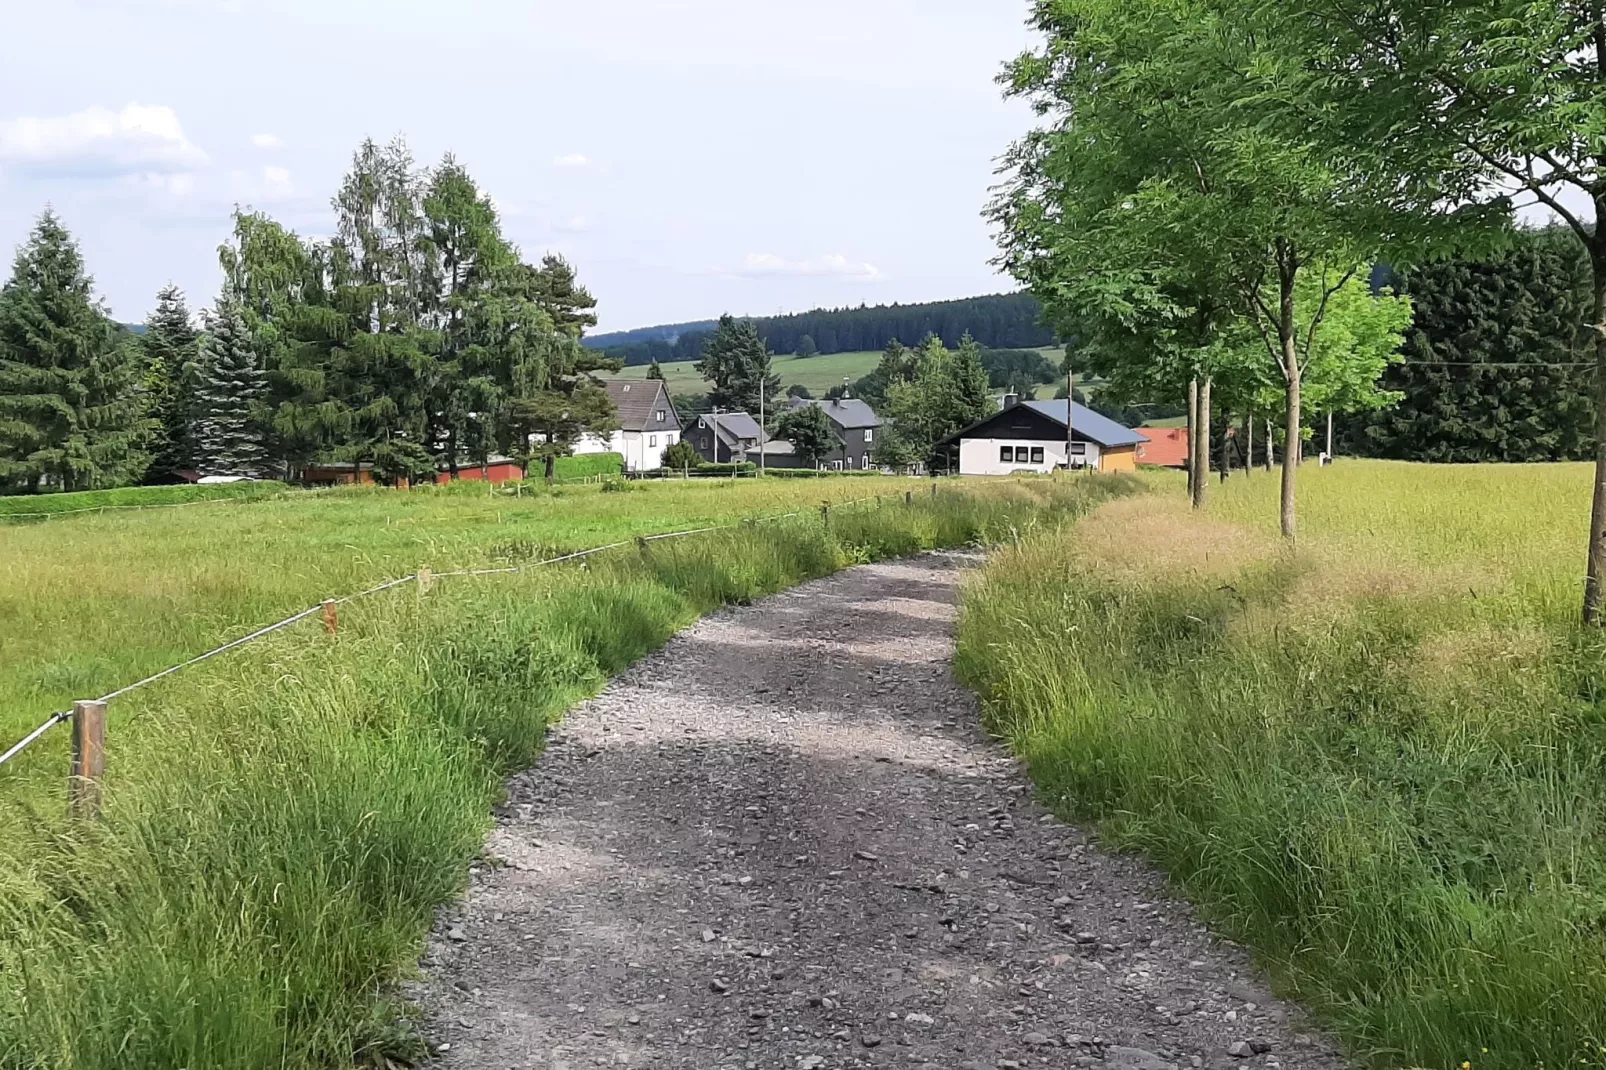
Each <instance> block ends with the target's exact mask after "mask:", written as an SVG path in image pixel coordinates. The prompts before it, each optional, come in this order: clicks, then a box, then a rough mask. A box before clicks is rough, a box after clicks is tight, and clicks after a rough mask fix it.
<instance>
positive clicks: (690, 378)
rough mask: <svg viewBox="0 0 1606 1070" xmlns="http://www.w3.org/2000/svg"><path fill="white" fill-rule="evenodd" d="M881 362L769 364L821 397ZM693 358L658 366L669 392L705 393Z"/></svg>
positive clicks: (1045, 391)
mask: <svg viewBox="0 0 1606 1070" xmlns="http://www.w3.org/2000/svg"><path fill="white" fill-rule="evenodd" d="M1043 353H1044V354H1045V355H1047V356H1048V358H1049V359H1050V360H1053V361H1058V360H1061V359H1063V358H1062V356H1061V352H1060V350H1058V349H1045V350H1043ZM880 362H881V353H880V351H879V350H878V351H875V352H863V353H831V354H829V355H822V356H817V357H796V356H776V357H773V358H771V361H770V365H771V367H772V368H773V370H774V371H775V373H776V374H777V375H779V376H780V377H781V388H782V389H783V390H784V389H785V388H786V387H789V386H791V385H793V384H794V383H797V384H801V385H802V386H806V387H808V389H809V393H811V394H812V395H813V396H815V397H817V398H818V397H824V396H825V392H826V391H827V390H830V389H831V388H832V387H833V386H841V385H842V380H843V379H844V378H847V379H853V380H856V379H860V378H862V377H864V376H866V375H868V374H870V372H872V371H873V370H875V366H876V365H877V364H879V363H880ZM694 363H695V362H694V361H677V362H675V363H673V364H664V365H661V367H662V368H663V372H664V381H665V382H666V383H668V384H669V392H670V393H671V394H706V393H707V392H708V387H709V383H708V380H706V379H704V378H703V377H702V376H700V375H698V374H697V371H696V369H695V368H694V367H693V364H694ZM647 369H648V366H647V365H643V366H640V367H634V368H626V369H624V370H623V371H621V372H619V373H618V377H619V378H621V379H645V378H647ZM1054 390H1055V387H1054V386H1052V385H1051V386H1044V387H1039V388H1038V391H1037V396H1038V397H1039V398H1045V399H1046V398H1052V397H1053V396H1054Z"/></svg>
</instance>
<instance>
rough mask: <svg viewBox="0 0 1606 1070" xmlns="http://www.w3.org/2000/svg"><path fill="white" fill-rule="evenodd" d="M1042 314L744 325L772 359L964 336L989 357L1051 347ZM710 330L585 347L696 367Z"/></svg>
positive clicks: (916, 309)
mask: <svg viewBox="0 0 1606 1070" xmlns="http://www.w3.org/2000/svg"><path fill="white" fill-rule="evenodd" d="M1041 316H1042V306H1041V305H1039V304H1038V302H1037V299H1036V298H1035V297H1032V296H1031V295H1030V294H1024V293H1016V294H993V295H990V296H986V297H967V298H964V299H962V300H958V301H931V302H927V303H924V304H916V305H896V304H894V305H875V306H860V307H859V308H838V309H816V310H814V311H812V312H797V313H793V314H791V315H786V316H768V317H762V318H757V319H754V320H752V322H753V324H754V325H755V326H756V327H757V328H758V333H759V336H760V337H761V338H763V339H764V341H765V342H766V343H767V344H768V345H769V347H770V351H771V352H773V353H795V354H797V355H798V356H803V357H807V356H813V355H814V354H816V353H858V352H866V351H872V350H880V349H885V348H886V347H887V345H888V343H890V342H893V341H903V342H908V343H911V344H913V343H915V342H918V341H919V340H920V339H922V338H925V337H927V336H928V335H936V336H937V337H939V338H941V339H942V340H943V343H944V344H945V345H947V346H948V347H949V348H953V347H956V346H958V345H959V342H960V339H961V338H963V337H964V336H965V334H966V333H969V334H970V336H971V337H972V338H974V339H975V340H976V341H977V342H980V343H981V344H982V345H984V346H987V347H989V348H993V349H1032V348H1036V347H1039V346H1051V345H1054V344H1055V343H1056V338H1055V335H1054V332H1053V330H1051V329H1050V328H1048V327H1045V326H1043V325H1042V323H1041V322H1040V319H1041ZM713 329H714V324H712V323H710V322H696V323H685V324H678V325H674V326H665V327H644V328H640V329H638V330H634V331H626V332H621V333H618V334H601V335H597V336H596V337H594V338H590V339H587V341H586V344H587V345H589V346H591V347H593V348H597V349H602V350H604V351H605V352H606V353H607V354H608V356H610V357H612V358H614V359H616V360H622V361H623V362H624V363H625V365H626V366H627V367H633V366H636V365H642V364H651V363H652V362H653V361H655V360H656V361H658V362H659V363H660V364H671V363H674V362H676V361H682V360H699V359H701V358H702V355H703V348H704V346H706V345H707V344H708V339H709V338H710V337H711V336H712V334H713Z"/></svg>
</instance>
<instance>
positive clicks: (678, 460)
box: [664, 439, 703, 471]
mask: <svg viewBox="0 0 1606 1070" xmlns="http://www.w3.org/2000/svg"><path fill="white" fill-rule="evenodd" d="M702 463H703V455H702V454H700V453H698V452H697V447H696V446H693V445H692V444H691V443H690V442H687V441H686V440H685V439H680V440H679V441H677V442H675V443H673V444H671V445H670V447H669V448H668V449H666V450H664V467H665V468H669V469H672V470H678V471H688V470H690V469H693V468H696V467H697V466H698V465H699V464H702Z"/></svg>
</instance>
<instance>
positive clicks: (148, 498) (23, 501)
mask: <svg viewBox="0 0 1606 1070" xmlns="http://www.w3.org/2000/svg"><path fill="white" fill-rule="evenodd" d="M288 490H289V488H288V487H286V486H285V485H284V484H283V483H273V482H253V483H217V484H208V485H206V486H200V485H199V484H189V483H186V484H180V485H177V486H171V487H119V488H118V489H116V490H83V491H76V492H74V493H71V494H18V495H8V496H5V497H0V520H4V519H5V518H6V517H8V516H10V517H19V518H22V517H29V516H33V515H36V514H40V513H77V512H83V511H85V510H90V509H128V508H131V507H135V506H139V507H144V506H155V505H164V506H166V505H188V504H191V503H194V502H214V501H235V500H242V499H255V498H270V497H273V496H275V495H278V494H282V493H285V492H286V491H288Z"/></svg>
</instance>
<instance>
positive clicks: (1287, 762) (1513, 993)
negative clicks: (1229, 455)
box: [959, 461, 1606, 1070]
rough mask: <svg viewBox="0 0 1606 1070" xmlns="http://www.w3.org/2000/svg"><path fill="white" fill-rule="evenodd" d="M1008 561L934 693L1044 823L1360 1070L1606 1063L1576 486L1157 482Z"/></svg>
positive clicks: (1603, 931) (976, 590) (1596, 715)
mask: <svg viewBox="0 0 1606 1070" xmlns="http://www.w3.org/2000/svg"><path fill="white" fill-rule="evenodd" d="M1145 478H1147V479H1149V480H1150V482H1151V485H1152V486H1153V488H1154V489H1155V490H1156V493H1154V494H1152V495H1147V496H1137V497H1132V498H1127V499H1123V500H1121V501H1116V502H1111V503H1108V504H1106V505H1104V506H1102V507H1101V508H1100V509H1099V510H1098V511H1096V512H1095V513H1094V514H1092V515H1091V516H1090V517H1088V518H1087V519H1086V520H1084V521H1083V522H1082V523H1080V524H1078V525H1077V526H1076V527H1075V528H1074V529H1071V530H1060V531H1052V532H1049V531H1045V532H1042V533H1040V534H1038V535H1035V536H1033V537H1031V538H1029V539H1027V540H1025V541H1024V542H1023V543H1021V544H1020V545H1018V546H1014V547H1010V548H1007V549H1005V550H1003V551H1001V552H1000V553H999V555H998V556H997V557H996V558H995V559H994V560H993V561H992V562H990V564H989V566H988V568H987V570H986V572H985V575H984V577H983V578H982V579H980V580H979V581H977V582H976V583H975V584H973V585H972V587H971V588H970V589H969V591H968V594H967V599H966V603H965V609H964V614H963V619H962V624H961V641H960V655H959V658H960V672H961V674H962V675H963V676H964V677H965V678H966V679H967V680H968V681H969V682H971V683H972V684H973V685H974V686H976V687H977V688H978V690H980V691H981V693H982V694H983V697H984V700H985V702H986V708H987V716H988V718H989V720H990V722H991V724H992V725H993V726H994V728H995V729H996V730H997V731H998V732H999V733H1000V734H1001V735H1003V736H1005V737H1006V738H1007V739H1008V740H1009V741H1010V742H1011V744H1012V745H1013V746H1014V747H1015V748H1016V749H1017V750H1018V751H1019V752H1020V753H1021V754H1022V755H1023V756H1024V757H1025V758H1026V760H1027V761H1028V762H1029V764H1030V767H1031V770H1032V775H1033V777H1034V779H1035V780H1036V782H1037V783H1038V785H1039V786H1040V789H1041V791H1042V793H1043V795H1044V797H1045V798H1046V799H1047V800H1048V801H1049V803H1050V804H1051V805H1054V806H1056V807H1057V808H1058V809H1060V810H1061V811H1062V812H1063V813H1066V814H1067V815H1074V816H1076V817H1078V818H1081V819H1090V820H1093V821H1096V822H1098V823H1099V825H1100V827H1101V828H1102V830H1103V833H1104V835H1105V836H1106V838H1107V840H1108V841H1109V842H1111V843H1113V844H1115V845H1118V846H1120V847H1124V848H1130V849H1135V850H1140V851H1143V852H1145V853H1147V854H1148V855H1149V856H1151V857H1152V858H1154V859H1155V860H1156V861H1158V862H1159V863H1160V864H1161V865H1162V866H1164V867H1165V868H1166V869H1167V870H1168V871H1169V872H1170V873H1171V874H1172V876H1173V878H1174V879H1175V880H1176V881H1177V882H1178V883H1179V884H1180V886H1181V887H1182V888H1184V889H1185V890H1186V891H1187V892H1188V893H1189V894H1190V895H1191V896H1192V898H1193V899H1194V900H1195V901H1196V902H1198V903H1199V904H1200V905H1201V906H1202V908H1203V910H1204V912H1205V914H1206V915H1207V916H1208V917H1209V918H1211V919H1212V920H1213V921H1214V922H1215V923H1216V924H1218V925H1219V926H1221V927H1222V928H1224V929H1225V930H1226V931H1227V932H1229V933H1231V934H1232V935H1234V936H1236V937H1238V938H1240V939H1242V940H1243V941H1244V942H1246V943H1247V944H1249V945H1250V946H1252V947H1254V948H1255V949H1256V950H1257V951H1258V953H1259V954H1260V955H1261V956H1262V958H1263V959H1264V961H1265V962H1267V963H1268V964H1269V965H1270V966H1271V967H1272V969H1273V971H1274V974H1275V976H1276V977H1277V978H1278V979H1279V983H1280V985H1281V986H1282V988H1283V989H1284V990H1285V991H1287V992H1288V993H1290V994H1294V995H1297V996H1299V997H1301V998H1303V999H1305V1000H1307V1001H1308V1002H1309V1003H1310V1005H1312V1006H1313V1007H1314V1008H1316V1009H1317V1010H1318V1011H1319V1012H1320V1013H1321V1014H1322V1015H1323V1016H1324V1017H1325V1018H1326V1020H1327V1021H1328V1022H1330V1023H1331V1024H1332V1025H1333V1026H1334V1027H1335V1028H1336V1029H1337V1030H1338V1031H1339V1033H1340V1034H1341V1035H1342V1036H1343V1037H1344V1038H1346V1040H1347V1041H1348V1043H1349V1044H1350V1046H1351V1049H1352V1051H1353V1052H1354V1053H1355V1054H1356V1055H1357V1056H1358V1057H1361V1058H1364V1059H1367V1060H1369V1061H1370V1062H1371V1063H1372V1064H1374V1065H1377V1066H1386V1067H1405V1066H1412V1067H1415V1066H1421V1067H1443V1068H1452V1067H1462V1066H1464V1065H1467V1064H1470V1066H1471V1067H1472V1068H1474V1070H1483V1068H1485V1067H1490V1068H1495V1067H1498V1068H1511V1070H1534V1068H1536V1067H1541V1066H1543V1067H1552V1068H1560V1067H1563V1066H1572V1067H1579V1066H1587V1067H1600V1066H1603V1065H1606V635H1603V634H1602V633H1601V632H1598V631H1594V630H1588V629H1585V628H1583V627H1582V626H1581V625H1580V624H1579V623H1578V618H1579V612H1580V600H1581V593H1582V591H1581V588H1582V572H1583V561H1584V545H1585V537H1586V531H1587V526H1588V511H1589V491H1590V470H1589V468H1588V467H1587V466H1583V465H1547V466H1480V467H1465V468H1444V467H1427V466H1414V465H1405V464H1392V463H1386V462H1365V461H1344V462H1341V463H1340V464H1339V465H1337V466H1335V467H1332V468H1329V469H1318V468H1316V467H1315V466H1308V467H1307V468H1306V469H1305V470H1304V471H1303V472H1302V474H1301V494H1300V505H1299V507H1300V531H1301V538H1300V541H1299V544H1298V547H1297V549H1290V548H1289V547H1287V546H1286V545H1284V544H1283V543H1282V542H1281V541H1280V540H1279V538H1278V536H1277V515H1276V514H1277V509H1276V495H1277V480H1276V478H1275V477H1268V476H1266V475H1265V474H1264V473H1261V474H1256V475H1255V476H1253V477H1251V478H1249V479H1245V478H1244V477H1243V476H1242V475H1237V476H1234V477H1233V479H1232V480H1231V481H1229V483H1228V484H1227V485H1226V486H1225V487H1221V486H1219V485H1215V484H1213V485H1212V486H1211V489H1210V494H1211V502H1210V504H1209V506H1208V507H1207V509H1206V510H1205V511H1204V512H1202V513H1200V514H1194V513H1192V512H1190V511H1189V510H1188V509H1187V508H1186V506H1185V504H1184V503H1183V495H1182V489H1181V481H1180V479H1179V478H1178V477H1173V476H1169V475H1167V476H1159V475H1155V476H1148V477H1145Z"/></svg>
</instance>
